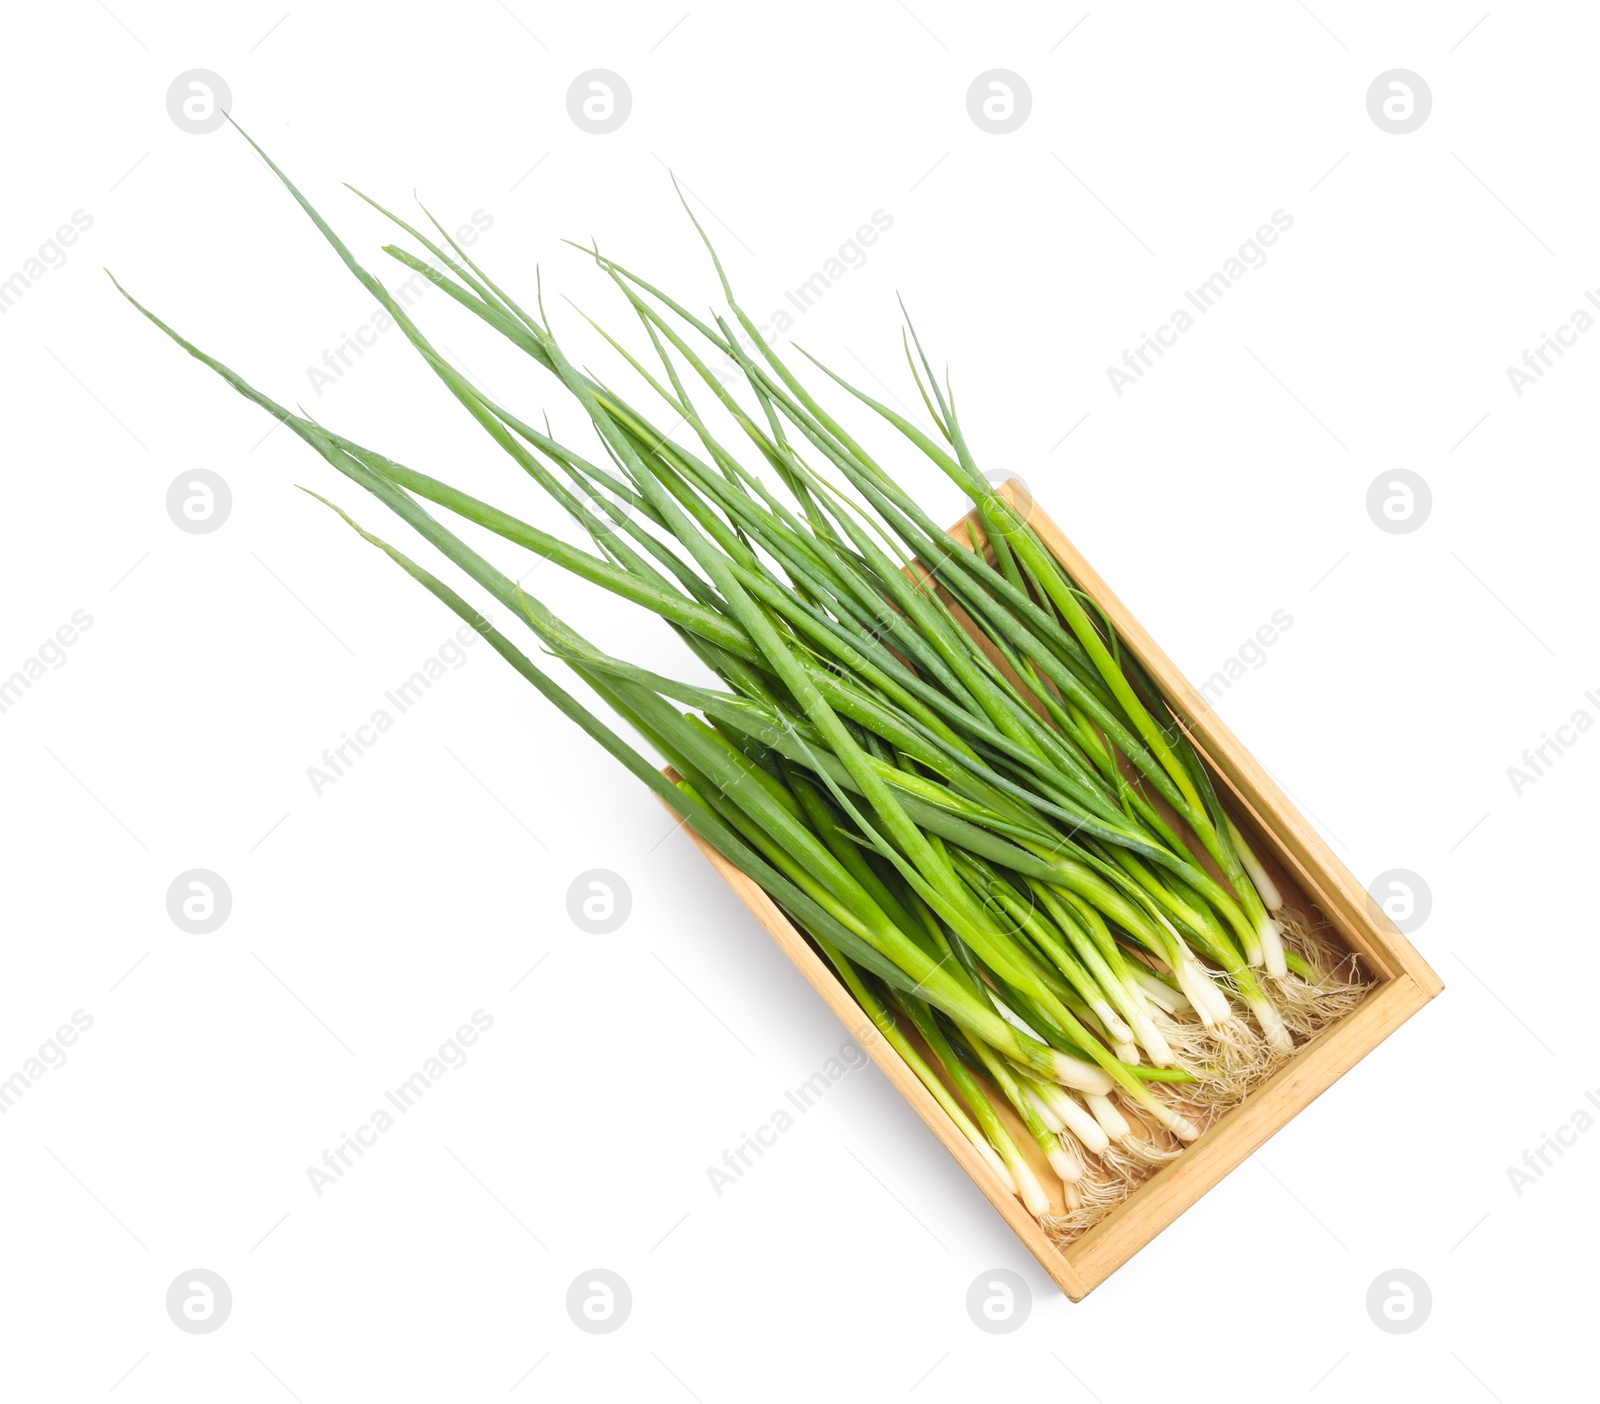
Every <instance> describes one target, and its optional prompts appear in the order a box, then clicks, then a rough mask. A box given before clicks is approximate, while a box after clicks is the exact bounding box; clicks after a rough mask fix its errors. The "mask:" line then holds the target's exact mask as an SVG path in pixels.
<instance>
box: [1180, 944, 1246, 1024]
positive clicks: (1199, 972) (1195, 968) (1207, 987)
mask: <svg viewBox="0 0 1600 1404" xmlns="http://www.w3.org/2000/svg"><path fill="white" fill-rule="evenodd" d="M1174 973H1175V974H1176V975H1177V977H1178V984H1179V985H1180V986H1181V987H1182V989H1183V992H1184V994H1186V995H1187V996H1188V997H1189V1003H1190V1004H1192V1005H1194V1010H1195V1013H1196V1014H1198V1015H1199V1016H1200V1022H1201V1023H1203V1024H1205V1026H1206V1027H1207V1028H1215V1027H1216V1026H1217V1025H1218V1024H1223V1023H1226V1022H1227V1021H1228V1020H1229V1019H1231V1018H1232V1017H1233V1010H1232V1009H1231V1008H1230V1007H1229V1005H1228V997H1227V995H1225V994H1223V992H1222V991H1221V990H1220V989H1218V988H1217V984H1216V981H1214V980H1213V979H1212V978H1211V977H1210V975H1208V974H1207V973H1206V971H1205V969H1204V967H1202V966H1201V964H1200V962H1199V961H1197V960H1196V959H1195V958H1194V957H1193V956H1192V955H1190V954H1189V953H1188V952H1187V951H1185V952H1184V953H1183V956H1182V957H1181V958H1180V959H1179V961H1178V968H1177V970H1176V971H1175V972H1174Z"/></svg>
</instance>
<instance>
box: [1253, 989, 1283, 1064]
mask: <svg viewBox="0 0 1600 1404" xmlns="http://www.w3.org/2000/svg"><path fill="white" fill-rule="evenodd" d="M1246 1003H1247V1004H1248V1005H1249V1006H1250V1012H1251V1013H1252V1014H1254V1015H1255V1016H1256V1022H1257V1023H1258V1024H1260V1025H1261V1032H1262V1033H1263V1034H1264V1035H1265V1036H1266V1040H1267V1043H1268V1045H1269V1046H1270V1047H1271V1048H1272V1049H1273V1051H1274V1052H1277V1053H1293V1052H1294V1039H1293V1038H1292V1037H1291V1036H1290V1033H1289V1029H1288V1026H1287V1025H1285V1024H1284V1022H1283V1016H1282V1015H1281V1014H1279V1013H1278V1007H1277V1005H1275V1004H1273V1002H1272V1001H1271V1000H1270V999H1264V998H1263V999H1251V1000H1247V1001H1246Z"/></svg>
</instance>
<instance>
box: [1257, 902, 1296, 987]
mask: <svg viewBox="0 0 1600 1404" xmlns="http://www.w3.org/2000/svg"><path fill="white" fill-rule="evenodd" d="M1256 934H1257V936H1258V937H1259V938H1260V941H1261V955H1262V958H1263V960H1264V961H1265V963H1266V967H1267V974H1268V975H1271V976H1272V977H1273V978H1274V979H1277V980H1281V979H1283V978H1284V976H1286V975H1287V974H1288V973H1289V963H1288V961H1286V960H1285V959H1284V956H1283V932H1282V931H1281V930H1280V929H1279V927H1278V923H1277V922H1276V921H1274V920H1273V919H1272V918H1271V917H1269V916H1264V917H1262V918H1261V926H1260V929H1259V930H1258V931H1257V933H1256Z"/></svg>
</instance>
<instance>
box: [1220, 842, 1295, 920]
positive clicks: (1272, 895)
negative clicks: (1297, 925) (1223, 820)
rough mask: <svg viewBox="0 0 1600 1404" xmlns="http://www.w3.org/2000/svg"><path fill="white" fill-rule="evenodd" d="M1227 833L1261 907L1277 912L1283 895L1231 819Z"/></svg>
mask: <svg viewBox="0 0 1600 1404" xmlns="http://www.w3.org/2000/svg"><path fill="white" fill-rule="evenodd" d="M1228 833H1229V835H1230V836H1231V837H1232V839H1233V847H1234V850H1235V851H1236V852H1237V853H1238V855H1239V862H1240V864H1241V865H1242V866H1243V867H1244V870H1245V872H1246V873H1248V874H1249V875H1250V881H1251V882H1253V883H1254V884H1255V886H1256V895H1257V896H1258V897H1260V898H1261V905H1262V906H1263V907H1265V908H1266V909H1267V910H1268V911H1269V912H1276V911H1278V910H1279V909H1280V908H1281V907H1282V906H1283V894H1282V893H1281V892H1279V891H1278V884H1277V883H1275V882H1274V881H1273V880H1272V879H1271V878H1270V877H1268V876H1267V870H1266V869H1265V868H1263V867H1262V866H1261V860H1260V859H1259V858H1257V857H1256V855H1255V851H1254V850H1253V849H1252V848H1251V847H1250V845H1249V844H1248V843H1247V842H1245V837H1244V835H1243V834H1241V833H1240V832H1239V826H1238V825H1237V824H1235V823H1234V822H1233V820H1232V819H1230V820H1228Z"/></svg>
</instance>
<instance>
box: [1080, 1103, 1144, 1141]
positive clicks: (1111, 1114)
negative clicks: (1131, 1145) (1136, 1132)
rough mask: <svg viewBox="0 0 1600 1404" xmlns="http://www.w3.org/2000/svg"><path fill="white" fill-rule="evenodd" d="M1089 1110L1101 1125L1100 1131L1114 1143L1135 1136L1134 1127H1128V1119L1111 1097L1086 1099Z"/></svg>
mask: <svg viewBox="0 0 1600 1404" xmlns="http://www.w3.org/2000/svg"><path fill="white" fill-rule="evenodd" d="M1084 1100H1085V1101H1086V1102H1088V1104H1089V1110H1090V1112H1092V1113H1093V1115H1094V1119H1095V1121H1096V1122H1098V1123H1099V1125H1100V1129H1101V1130H1102V1131H1104V1132H1105V1133H1106V1135H1107V1136H1109V1137H1110V1138H1111V1139H1112V1140H1113V1141H1120V1140H1121V1139H1122V1138H1123V1137H1124V1136H1131V1135H1132V1134H1133V1127H1131V1126H1129V1125H1128V1119H1127V1117H1125V1116H1123V1114H1122V1113H1121V1112H1119V1111H1118V1110H1117V1107H1116V1103H1114V1102H1113V1101H1112V1100H1111V1098H1109V1097H1096V1096H1089V1097H1085V1098H1084Z"/></svg>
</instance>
